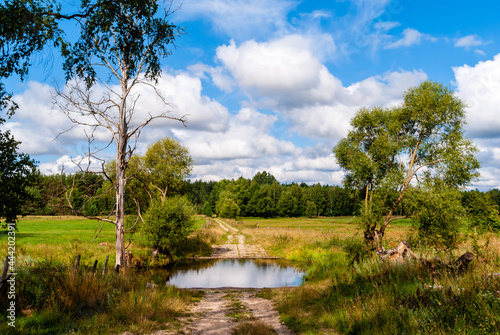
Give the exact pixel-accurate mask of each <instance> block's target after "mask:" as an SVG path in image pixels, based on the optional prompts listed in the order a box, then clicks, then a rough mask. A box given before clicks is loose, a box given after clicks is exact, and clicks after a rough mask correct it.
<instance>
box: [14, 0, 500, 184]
mask: <svg viewBox="0 0 500 335" xmlns="http://www.w3.org/2000/svg"><path fill="white" fill-rule="evenodd" d="M176 4H179V3H176ZM499 7H500V3H498V2H497V1H490V0H488V1H481V2H474V1H454V2H453V3H452V4H451V3H450V2H446V1H425V0H419V1H416V0H406V1H405V0H401V1H399V0H394V1H387V0H379V1H373V0H372V1H370V0H353V1H347V0H344V1H340V0H339V1H333V0H332V1H284V0H233V1H229V0H185V1H183V3H182V6H181V8H180V9H179V10H178V11H177V12H176V13H175V14H174V15H173V16H172V21H173V22H174V23H176V24H178V25H181V26H183V27H184V28H185V32H186V34H185V35H183V36H182V37H180V38H179V39H178V40H177V43H176V46H177V48H176V49H175V50H174V51H173V55H172V56H170V57H168V58H167V59H166V60H165V62H164V71H163V74H162V78H161V79H160V81H159V83H158V87H159V89H160V90H161V91H162V92H163V94H164V95H165V96H166V97H167V98H168V99H169V101H170V102H171V103H172V106H173V110H172V112H173V113H178V115H184V114H188V122H189V123H188V126H187V127H186V128H184V127H182V126H181V125H180V124H175V123H172V122H166V121H165V122H163V121H160V122H157V123H154V124H151V125H150V126H148V128H146V130H145V131H144V132H143V133H142V136H141V138H140V140H139V143H138V150H139V151H144V149H145V147H146V146H147V144H148V143H152V142H154V141H156V140H158V139H160V138H162V137H164V136H172V137H174V138H176V139H177V140H178V141H179V142H180V143H181V144H182V145H184V146H186V147H187V148H188V149H189V150H190V152H191V154H192V156H193V158H194V159H195V161H196V162H197V164H196V166H195V167H194V169H193V175H192V176H191V179H203V180H220V179H222V178H238V177H239V176H244V177H246V178H251V177H252V176H253V175H254V174H255V173H256V172H258V171H263V170H266V171H268V172H270V173H272V174H273V175H274V176H275V177H276V178H277V179H278V180H279V181H280V182H302V181H304V182H307V183H316V182H320V183H322V184H329V185H333V184H340V183H341V181H342V177H343V174H342V171H340V169H339V167H338V165H337V163H336V161H335V158H334V157H333V155H332V148H333V147H334V145H335V144H336V143H337V142H338V140H339V139H340V138H342V137H343V136H345V135H346V134H347V131H348V130H349V120H350V119H351V118H352V116H353V115H354V114H355V112H356V111H357V110H358V109H359V108H361V107H370V106H392V105H396V104H398V103H399V102H400V101H401V98H402V96H403V93H404V92H405V91H406V90H407V89H408V88H409V87H411V86H415V85H418V84H419V83H420V82H422V81H424V80H426V79H431V80H434V81H438V82H441V83H443V84H445V85H448V86H450V87H451V88H452V89H453V90H455V92H456V94H457V95H458V96H459V97H460V98H462V99H463V100H464V101H465V102H466V103H467V104H468V106H469V107H468V109H467V111H468V125H467V128H466V131H467V135H468V136H469V137H470V138H471V139H473V141H474V142H475V144H476V145H477V146H478V148H479V150H480V152H479V154H478V158H479V159H480V161H481V163H482V168H481V170H480V172H481V178H480V179H479V180H478V181H476V182H475V183H474V185H473V186H472V187H474V188H476V187H477V188H479V189H482V190H488V189H491V188H495V187H500V177H499V176H500V118H499V117H498V116H499V115H500V113H499V108H500V107H499V106H500V94H499V93H498V92H500V47H499V43H500V20H498V18H497V15H498V13H499V12H500V8H499ZM51 55H52V56H51ZM45 56H49V57H48V59H49V61H47V57H42V56H40V57H39V61H38V62H37V63H36V64H37V68H36V70H35V71H33V72H32V74H31V76H30V77H29V80H28V81H27V82H25V83H23V84H19V83H18V82H17V81H16V79H15V78H14V79H11V80H9V82H8V84H9V87H10V89H11V90H12V91H14V92H15V93H16V97H15V98H16V99H17V101H18V102H19V105H20V107H21V108H20V110H19V111H18V112H17V114H16V115H15V116H14V118H13V119H11V120H9V122H8V123H7V124H6V125H4V128H8V129H10V130H11V131H12V133H13V134H14V135H15V137H16V138H17V139H18V140H20V141H22V146H21V149H22V150H23V151H24V152H26V153H28V154H30V155H31V156H32V157H34V158H35V159H36V160H38V161H39V162H40V169H41V170H42V171H43V172H45V173H54V172H57V171H60V170H61V168H62V166H63V164H64V165H65V166H66V169H69V170H70V169H71V164H70V163H68V159H69V158H77V157H79V156H80V155H82V151H83V149H84V147H85V145H84V142H83V143H82V140H83V139H84V138H85V137H84V134H83V132H82V130H81V129H77V128H76V129H72V130H71V131H70V132H68V133H65V134H63V135H61V136H59V137H57V139H55V137H56V136H57V134H59V132H61V131H63V130H65V129H68V127H70V126H71V125H70V123H68V122H69V121H68V120H67V119H66V117H65V116H64V114H62V112H61V111H59V110H57V109H55V108H54V106H53V103H52V98H51V95H50V91H51V89H52V87H53V85H54V82H58V83H59V85H61V83H62V84H64V83H63V78H62V77H61V73H60V71H59V70H58V60H57V56H56V52H55V51H51V50H46V51H45ZM51 57H52V59H51ZM144 98H145V99H146V100H144V101H145V102H144V104H143V105H141V108H144V109H148V108H149V110H150V111H155V109H157V108H158V107H157V106H155V105H154V104H153V103H152V102H150V101H151V100H148V98H147V94H146V93H145V95H144ZM103 136H105V135H103ZM106 158H109V157H106Z"/></svg>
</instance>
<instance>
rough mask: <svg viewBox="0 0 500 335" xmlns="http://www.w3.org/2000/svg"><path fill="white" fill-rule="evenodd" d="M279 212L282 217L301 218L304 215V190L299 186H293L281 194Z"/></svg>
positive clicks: (278, 205)
mask: <svg viewBox="0 0 500 335" xmlns="http://www.w3.org/2000/svg"><path fill="white" fill-rule="evenodd" d="M277 210H278V214H279V215H281V216H292V217H299V216H301V215H303V214H304V204H303V203H302V190H301V188H300V187H299V186H298V185H297V184H292V185H291V186H289V187H287V188H286V190H284V191H283V192H282V193H281V196H280V199H279V201H278V204H277Z"/></svg>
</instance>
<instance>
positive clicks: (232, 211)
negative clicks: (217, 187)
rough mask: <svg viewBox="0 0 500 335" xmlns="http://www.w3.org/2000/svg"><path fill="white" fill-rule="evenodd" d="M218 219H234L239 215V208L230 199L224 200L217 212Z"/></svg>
mask: <svg viewBox="0 0 500 335" xmlns="http://www.w3.org/2000/svg"><path fill="white" fill-rule="evenodd" d="M217 211H218V213H219V216H220V217H223V218H230V219H235V220H236V218H237V217H238V215H240V207H239V206H238V204H237V203H236V202H235V201H234V200H233V199H231V198H224V200H221V204H220V205H219V209H218V210H217Z"/></svg>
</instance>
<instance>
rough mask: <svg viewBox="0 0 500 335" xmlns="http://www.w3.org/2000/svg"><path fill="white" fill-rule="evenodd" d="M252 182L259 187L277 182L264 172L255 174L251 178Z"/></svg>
mask: <svg viewBox="0 0 500 335" xmlns="http://www.w3.org/2000/svg"><path fill="white" fill-rule="evenodd" d="M252 181H254V182H256V183H257V184H259V185H265V184H267V185H271V184H274V183H276V182H277V180H276V178H275V177H274V176H273V175H272V174H270V173H268V172H266V171H263V172H257V173H256V174H255V176H253V179H252Z"/></svg>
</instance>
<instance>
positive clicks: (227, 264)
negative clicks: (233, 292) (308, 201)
mask: <svg viewBox="0 0 500 335" xmlns="http://www.w3.org/2000/svg"><path fill="white" fill-rule="evenodd" d="M303 276H304V273H303V272H301V271H299V270H297V269H295V268H293V267H291V266H286V265H284V264H279V263H278V262H273V261H270V260H251V259H224V260H210V261H197V262H196V263H194V264H193V263H191V264H189V265H186V266H179V267H176V268H174V269H173V270H172V272H171V273H170V274H169V276H168V277H167V284H168V285H174V286H176V287H179V288H205V289H208V288H223V287H238V288H264V287H268V288H275V287H291V286H299V285H301V284H302V277H303Z"/></svg>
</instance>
